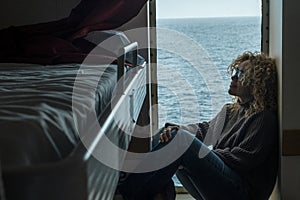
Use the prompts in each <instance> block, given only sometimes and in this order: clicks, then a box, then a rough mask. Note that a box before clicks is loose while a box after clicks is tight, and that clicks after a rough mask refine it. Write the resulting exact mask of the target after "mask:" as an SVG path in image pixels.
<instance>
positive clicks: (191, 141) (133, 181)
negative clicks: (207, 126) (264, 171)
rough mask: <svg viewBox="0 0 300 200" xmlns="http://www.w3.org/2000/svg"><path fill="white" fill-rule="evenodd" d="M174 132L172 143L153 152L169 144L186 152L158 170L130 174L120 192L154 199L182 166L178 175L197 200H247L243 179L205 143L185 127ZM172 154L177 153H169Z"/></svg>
mask: <svg viewBox="0 0 300 200" xmlns="http://www.w3.org/2000/svg"><path fill="white" fill-rule="evenodd" d="M172 135H173V138H172V140H171V141H174V142H173V144H172V145H171V142H165V143H158V145H157V146H156V147H154V148H153V150H152V151H159V150H160V149H163V148H164V147H166V145H168V144H170V145H171V147H172V148H173V149H174V151H175V152H176V151H178V149H179V150H180V149H184V151H183V153H182V154H181V155H180V156H179V157H178V159H175V161H173V162H172V163H171V164H169V165H167V166H166V167H163V168H161V169H159V170H156V171H152V172H146V173H134V174H130V176H129V177H128V179H127V180H126V181H125V183H124V185H123V186H121V188H120V191H121V193H123V194H125V196H127V197H128V199H130V200H133V199H145V200H146V199H152V198H153V196H154V195H155V194H157V193H159V192H160V191H161V190H162V188H164V187H165V186H166V185H167V184H168V183H169V182H170V180H171V179H172V176H173V175H174V173H175V172H176V171H177V170H178V167H179V166H180V165H182V166H183V169H182V170H178V175H179V176H178V178H179V180H182V184H183V186H185V188H186V189H187V190H188V191H189V192H190V193H191V195H193V196H194V198H196V199H198V200H201V199H206V200H215V199H216V200H219V199H222V200H227V199H228V200H229V199H230V200H235V199H236V200H244V199H248V198H247V193H246V191H245V190H244V183H243V181H242V180H241V178H240V177H239V176H238V175H237V174H236V173H235V172H234V171H233V170H231V169H230V168H229V167H227V166H226V164H225V163H224V162H223V161H222V160H221V159H220V158H219V157H218V156H217V155H216V154H215V153H214V152H213V151H210V150H209V149H208V148H207V146H206V145H204V144H203V143H202V142H201V141H200V140H198V139H197V138H195V137H194V136H193V135H191V134H190V133H188V132H186V131H184V130H179V131H172ZM175 136H176V138H175ZM174 138H175V139H174ZM159 152H160V151H159ZM178 152H179V153H180V151H178ZM177 154H178V153H177ZM170 155H176V153H175V154H172V152H170ZM170 155H169V154H167V155H166V154H162V155H160V154H158V156H159V157H157V159H159V160H162V161H163V160H164V159H165V158H166V157H167V156H170Z"/></svg>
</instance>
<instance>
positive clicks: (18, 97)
mask: <svg viewBox="0 0 300 200" xmlns="http://www.w3.org/2000/svg"><path fill="white" fill-rule="evenodd" d="M174 3H176V2H174ZM261 3H262V27H261V30H262V31H261V33H262V41H261V46H262V51H264V52H266V53H268V54H269V55H270V56H272V57H274V58H275V59H276V62H277V66H278V74H279V77H278V80H279V83H280V84H279V88H278V92H279V97H280V98H279V106H280V107H279V118H280V120H279V121H280V124H279V126H280V132H279V133H278V137H279V140H280V144H279V145H280V153H279V155H278V157H279V158H280V159H279V160H280V169H279V172H278V179H277V184H276V186H275V188H274V191H273V193H272V195H271V197H270V200H275V199H276V200H277V199H283V200H297V199H300V190H299V189H300V170H299V169H300V123H299V116H298V113H299V112H300V104H299V102H300V93H299V90H298V89H297V87H298V85H299V82H300V79H299V74H300V68H299V67H297V65H298V62H299V61H298V58H299V52H298V50H299V46H300V39H299V35H300V28H299V27H298V25H297V24H298V22H299V23H300V13H299V7H300V2H299V1H298V0H276V1H275V0H274V1H273V0H271V1H269V0H261ZM0 5H1V6H0V199H3V200H4V199H7V200H15V199H22V200H23V199H24V200H40V199H45V200H48V199H49V200H53V199H64V200H66V199H72V200H77V199H78V200H86V199H89V200H96V199H103V200H107V199H117V198H118V195H117V186H118V183H119V181H120V178H122V174H121V173H120V171H122V170H120V169H122V167H123V164H124V160H125V159H127V158H126V153H124V152H127V151H131V152H137V153H139V152H147V151H149V149H150V148H151V136H152V135H153V134H154V132H155V131H156V130H157V129H158V128H159V127H158V110H157V109H158V107H157V104H158V95H157V89H158V88H157V84H154V83H157V69H156V63H157V50H156V48H155V47H156V42H157V41H156V32H155V29H153V28H152V27H156V0H148V1H147V0H127V1H125V0H111V1H105V0H99V1H96V0H44V1H38V0H27V1H23V0H2V1H1V3H0ZM133 30H134V31H133ZM297 72H299V74H298V73H297ZM95 83H96V84H95ZM297 91H298V92H297ZM298 111H299V112H298ZM140 133H147V137H138V134H140ZM135 135H136V137H135Z"/></svg>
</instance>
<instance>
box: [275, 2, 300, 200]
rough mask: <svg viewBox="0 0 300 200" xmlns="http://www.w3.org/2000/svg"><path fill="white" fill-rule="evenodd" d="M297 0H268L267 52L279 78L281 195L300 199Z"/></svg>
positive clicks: (299, 29) (299, 5)
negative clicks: (273, 59) (268, 32)
mask: <svg viewBox="0 0 300 200" xmlns="http://www.w3.org/2000/svg"><path fill="white" fill-rule="evenodd" d="M299 8H300V1H298V0H276V1H275V0H274V1H270V55H271V56H274V57H275V58H276V59H277V64H278V71H279V82H280V88H279V93H280V100H279V103H280V122H281V124H280V127H281V128H280V130H281V131H280V144H281V153H280V158H281V161H280V165H281V166H280V174H279V181H278V185H279V191H280V196H281V199H283V200H296V199H300V190H299V188H300V170H299V169H300V154H299V152H300V151H299V142H300V141H299V139H300V137H299V136H300V123H299V113H300V104H299V102H300V93H299V89H297V87H298V85H299V84H300V79H299V74H300V68H299V66H298V65H299V46H300V39H299V35H300V27H299V26H298V24H299V23H300V14H299V12H298V10H299Z"/></svg>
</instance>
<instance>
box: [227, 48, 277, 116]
mask: <svg viewBox="0 0 300 200" xmlns="http://www.w3.org/2000/svg"><path fill="white" fill-rule="evenodd" d="M244 61H247V64H246V65H249V67H247V69H246V70H245V71H244V75H243V77H242V78H241V79H240V81H241V82H242V84H243V85H245V86H249V88H251V94H252V97H253V101H251V103H250V105H249V108H248V109H247V110H246V114H247V115H250V114H252V113H255V112H260V111H263V110H265V109H268V110H271V111H277V94H278V88H277V87H278V86H277V69H276V64H275V60H274V59H272V58H270V57H269V56H267V55H266V54H264V53H261V52H254V53H252V52H248V51H247V52H244V53H243V54H242V55H239V56H238V57H237V58H236V59H235V60H233V61H232V63H231V64H230V65H229V67H228V72H229V73H230V74H232V71H233V70H234V69H235V68H237V67H238V66H239V64H241V63H242V62H244ZM237 100H238V98H237V97H234V103H233V104H232V108H233V109H234V110H236V109H238V108H239V104H238V103H237Z"/></svg>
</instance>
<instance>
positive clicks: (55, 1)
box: [0, 0, 80, 29]
mask: <svg viewBox="0 0 300 200" xmlns="http://www.w3.org/2000/svg"><path fill="white" fill-rule="evenodd" d="M79 2H80V0H43V1H41V0H27V1H24V0H1V3H0V29H2V28H6V27H8V26H11V25H14V26H18V25H26V24H34V23H40V22H48V21H53V20H58V19H61V18H63V17H66V16H68V15H69V14H70V12H71V9H72V8H73V7H75V6H76V5H77V4H78V3H79Z"/></svg>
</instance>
